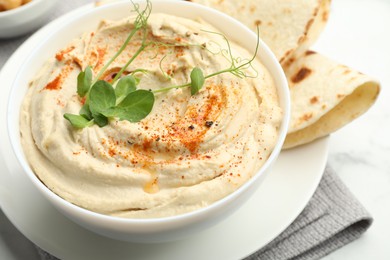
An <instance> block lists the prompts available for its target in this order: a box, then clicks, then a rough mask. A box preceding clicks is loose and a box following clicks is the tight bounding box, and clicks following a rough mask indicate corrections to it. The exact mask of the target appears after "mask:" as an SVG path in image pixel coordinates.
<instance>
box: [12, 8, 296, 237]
mask: <svg viewBox="0 0 390 260" xmlns="http://www.w3.org/2000/svg"><path fill="white" fill-rule="evenodd" d="M129 10H131V4H130V3H129V1H125V2H119V3H114V4H110V5H104V6H101V7H98V8H94V9H93V10H92V11H86V12H84V13H83V14H81V15H78V16H77V17H73V19H70V20H68V21H67V22H66V23H65V24H63V25H62V26H60V27H58V28H56V30H55V31H53V32H52V33H51V34H49V35H47V38H46V40H45V41H43V42H42V43H41V44H40V45H39V46H38V47H37V48H36V50H35V52H33V53H32V54H31V55H30V56H29V57H26V61H25V63H24V65H23V66H22V67H21V68H20V71H19V73H18V75H17V77H16V79H15V81H14V84H13V89H12V92H11V94H10V97H9V104H8V112H7V124H8V130H9V138H10V141H11V144H12V147H13V150H14V152H15V154H16V157H17V158H18V162H19V164H20V165H21V166H22V167H23V169H24V171H25V173H26V177H27V176H28V178H30V179H31V181H32V182H33V183H34V184H35V186H36V187H37V189H38V190H39V191H40V192H41V193H42V194H43V195H44V196H45V197H46V198H47V199H48V200H49V201H50V202H51V203H52V204H53V205H54V206H55V207H56V208H57V209H59V211H60V212H62V213H63V214H64V215H65V216H67V217H68V218H70V219H72V220H73V221H75V222H76V223H78V224H80V225H82V226H84V227H86V228H87V229H90V230H92V231H94V232H96V233H99V234H102V235H105V236H108V237H111V238H115V239H119V240H126V241H132V242H161V241H169V240H175V239H180V238H182V237H184V236H188V235H191V234H193V233H194V232H196V231H200V230H202V229H205V228H207V227H210V226H211V225H213V224H215V223H217V222H218V221H220V220H222V219H224V218H226V217H227V216H228V215H229V214H230V213H232V212H234V211H235V210H237V209H238V208H239V207H240V206H241V205H242V204H243V203H245V201H246V200H247V199H248V198H249V197H250V196H251V195H252V194H253V192H254V191H255V190H256V189H257V188H258V186H259V185H260V183H261V182H262V180H263V179H264V177H265V175H266V174H267V172H269V171H270V168H271V165H272V164H273V163H274V162H275V160H276V159H277V156H278V155H279V152H280V150H281V147H282V144H283V141H284V139H285V136H286V133H287V126H288V120H289V114H290V112H289V111H290V109H289V107H290V101H289V91H288V87H287V81H286V78H285V75H284V73H283V70H282V68H281V67H280V65H279V63H278V61H277V59H276V58H275V57H274V55H273V53H272V52H271V51H270V49H269V48H268V47H267V46H266V45H265V44H264V43H263V42H260V49H259V53H258V56H259V58H260V60H261V61H262V62H263V64H264V65H265V66H266V67H267V68H268V70H269V71H270V73H271V75H272V77H273V78H274V80H275V83H276V86H277V89H278V92H279V96H280V103H281V105H282V107H283V109H284V111H285V113H284V117H283V122H282V126H281V128H280V136H279V137H278V141H277V144H276V147H275V149H274V151H273V152H272V154H271V156H270V158H269V159H268V160H267V162H266V163H265V164H264V166H263V167H262V168H261V169H260V170H259V172H258V173H257V174H256V175H255V176H254V177H253V178H252V179H251V180H249V181H248V182H246V183H245V184H244V185H243V186H242V187H240V188H239V189H238V190H236V191H235V192H234V193H232V194H230V195H229V196H227V197H225V198H223V199H221V200H219V201H217V202H216V203H214V204H212V205H210V206H208V207H206V208H202V209H200V210H196V211H193V212H190V213H187V214H183V215H178V216H173V217H166V218H156V219H124V218H119V217H111V216H106V215H102V214H98V213H95V212H91V211H88V210H85V209H83V208H80V207H78V206H75V205H73V204H71V203H69V202H67V201H65V200H64V199H62V198H60V197H59V196H57V195H55V194H54V193H53V192H51V191H50V190H49V189H48V188H47V187H46V186H45V185H43V184H42V183H41V182H40V181H39V180H38V178H37V177H36V176H35V174H34V172H33V171H32V170H31V169H30V167H29V164H28V163H27V160H26V158H25V156H24V154H23V149H22V147H21V144H20V136H19V116H18V115H19V111H20V105H21V102H22V99H23V97H24V95H25V93H26V90H27V86H28V82H29V80H31V79H32V78H33V77H34V75H35V74H36V73H37V70H39V68H40V67H41V66H42V65H43V64H44V62H45V61H46V60H47V59H48V58H49V57H52V56H53V55H54V53H55V52H56V51H57V50H58V49H60V48H62V47H65V46H66V45H67V43H68V42H70V40H72V39H74V38H76V37H78V36H79V35H81V33H83V32H86V31H92V30H94V29H95V28H96V26H97V24H98V23H99V21H100V20H101V19H103V18H106V19H120V18H122V17H125V16H128V14H129ZM153 12H163V13H168V14H173V15H177V16H183V17H187V18H191V19H194V18H198V17H201V18H202V19H204V20H205V21H207V22H209V23H211V24H213V25H214V26H215V27H216V28H218V29H220V30H221V31H222V32H223V33H224V34H226V35H227V36H228V38H229V39H230V40H232V41H236V42H238V43H239V44H240V45H242V46H243V47H245V48H247V49H248V50H249V51H254V48H255V45H256V40H257V36H256V34H255V33H253V32H252V31H250V30H249V29H247V27H245V26H244V25H242V24H241V23H239V22H237V21H236V20H234V19H232V18H231V17H229V16H227V15H225V14H223V13H220V12H218V11H215V10H213V9H210V8H207V7H204V6H200V5H196V4H193V3H190V2H184V1H179V2H178V1H158V2H154V3H153Z"/></svg>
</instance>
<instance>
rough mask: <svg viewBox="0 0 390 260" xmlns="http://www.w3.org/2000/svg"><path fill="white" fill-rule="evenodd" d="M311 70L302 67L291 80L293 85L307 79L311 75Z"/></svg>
mask: <svg viewBox="0 0 390 260" xmlns="http://www.w3.org/2000/svg"><path fill="white" fill-rule="evenodd" d="M311 72H312V71H311V69H309V68H306V67H303V68H301V69H300V70H299V71H298V72H297V73H296V74H295V75H294V76H293V77H292V78H291V81H292V82H293V83H298V82H301V81H302V80H304V79H305V78H307V77H308V76H309V75H310V74H311Z"/></svg>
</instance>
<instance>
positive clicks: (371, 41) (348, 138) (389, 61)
mask: <svg viewBox="0 0 390 260" xmlns="http://www.w3.org/2000/svg"><path fill="white" fill-rule="evenodd" d="M389 28H390V1H389V0H355V1H354V0H337V1H336V0H334V1H333V4H332V13H331V16H330V21H329V24H328V26H327V28H326V30H325V31H324V33H323V35H322V36H321V38H320V40H319V42H318V43H317V44H316V46H315V49H316V50H318V51H320V52H321V53H323V54H326V55H327V56H329V57H332V58H334V59H335V60H338V61H340V62H342V63H344V64H346V65H349V66H351V67H353V68H355V69H358V70H360V71H362V72H364V73H366V74H369V75H372V76H374V77H376V78H377V79H379V80H380V82H381V84H382V92H381V94H380V97H379V99H378V101H377V103H376V104H375V106H374V107H373V108H372V109H370V111H368V112H367V113H366V114H365V115H363V116H362V117H360V118H359V119H357V120H356V121H354V122H353V123H351V124H349V125H348V126H346V127H344V128H343V129H341V130H339V131H338V132H337V133H334V134H332V136H331V141H330V142H331V144H330V153H329V164H330V165H331V166H332V167H333V168H334V169H335V170H336V172H337V173H338V174H339V176H340V177H341V178H342V180H343V181H344V182H345V183H346V185H347V186H348V187H349V188H350V189H351V191H352V192H353V193H354V194H355V195H356V197H357V198H358V199H359V200H360V201H361V202H362V204H363V205H364V206H365V207H366V208H367V209H368V211H369V212H371V214H372V215H373V217H374V223H373V225H372V226H371V228H370V229H369V230H368V231H367V232H366V233H365V234H364V235H363V236H362V237H361V238H360V239H358V240H357V241H355V242H352V243H351V244H349V245H347V246H345V247H343V248H341V249H339V250H337V251H336V252H334V253H332V254H330V255H329V256H327V257H325V258H324V259H326V260H341V259H354V260H366V259H376V260H382V259H383V260H385V259H390V246H389V245H388V244H389V242H388V241H390V134H389V133H390V89H389V88H390V33H389ZM0 232H1V234H0V259H5V260H8V259H9V260H18V259H31V260H34V259H38V255H37V254H36V252H35V250H34V247H33V246H32V245H31V244H30V243H29V242H28V241H27V240H25V238H24V237H23V236H22V235H21V234H20V233H18V231H17V230H16V229H14V228H13V226H12V225H11V224H10V223H9V222H8V221H7V220H6V219H4V217H3V216H2V215H1V214H0Z"/></svg>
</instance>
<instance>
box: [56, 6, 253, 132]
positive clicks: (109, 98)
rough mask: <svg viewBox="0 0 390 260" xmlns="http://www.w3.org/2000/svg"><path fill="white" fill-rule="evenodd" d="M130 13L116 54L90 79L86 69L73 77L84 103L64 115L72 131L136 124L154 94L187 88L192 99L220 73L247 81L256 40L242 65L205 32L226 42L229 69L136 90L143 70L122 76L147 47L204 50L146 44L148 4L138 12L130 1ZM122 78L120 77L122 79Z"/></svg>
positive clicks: (196, 69) (150, 105) (148, 108)
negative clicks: (132, 45)
mask: <svg viewBox="0 0 390 260" xmlns="http://www.w3.org/2000/svg"><path fill="white" fill-rule="evenodd" d="M132 4H133V7H134V12H135V13H136V14H137V15H136V17H135V20H134V27H133V29H132V30H131V31H130V33H129V35H128V36H127V38H126V40H125V41H124V43H123V44H122V46H121V47H120V48H119V50H118V51H117V52H116V53H115V55H114V56H112V57H111V58H110V59H109V60H108V61H107V63H106V64H105V65H104V66H103V67H102V69H101V70H100V71H99V72H98V73H97V74H96V76H95V77H93V72H92V68H91V67H90V66H87V67H86V68H85V69H84V71H81V72H80V73H79V75H78V77H77V94H78V96H79V97H80V98H82V99H84V104H83V106H82V107H81V109H80V111H79V114H78V115H75V114H69V113H66V114H64V118H65V119H66V120H68V121H69V122H70V123H71V125H72V126H73V127H74V128H76V129H81V128H85V127H90V126H93V125H94V124H96V125H98V126H99V127H104V126H106V125H107V124H108V123H109V119H110V118H119V120H127V121H129V122H139V121H141V120H142V119H144V118H145V117H147V116H148V115H149V114H150V112H151V111H152V109H153V106H154V102H155V94H157V93H162V92H167V91H169V90H172V89H179V88H188V87H189V88H190V90H191V95H192V96H193V95H196V94H197V93H198V92H199V91H200V90H201V89H202V87H203V86H204V84H205V81H206V80H207V79H208V78H211V77H214V76H216V75H219V74H222V73H231V74H233V75H235V76H237V77H239V78H243V77H248V76H249V75H247V74H246V72H245V70H246V69H248V68H249V67H251V66H252V61H253V60H254V59H255V58H256V55H257V52H258V48H259V37H258V41H257V44H256V49H255V53H254V55H253V57H252V58H251V59H249V60H247V61H242V60H241V59H240V58H235V57H234V56H233V54H232V51H231V47H230V43H229V41H228V39H227V38H226V36H224V35H223V34H221V33H217V32H208V31H205V32H207V33H213V34H217V35H220V36H221V37H223V39H224V40H225V42H226V45H227V50H222V51H221V52H223V51H225V53H226V54H225V55H224V56H225V58H227V59H228V60H229V61H230V63H231V65H230V67H228V68H226V69H223V70H220V71H217V72H214V73H211V74H208V75H204V73H203V71H202V70H201V69H200V68H199V67H194V68H193V69H192V70H191V73H190V82H187V83H184V84H181V85H176V86H169V87H165V88H160V89H156V90H143V89H137V86H138V84H139V82H140V80H141V79H140V78H138V77H136V76H135V74H136V73H147V72H148V70H146V69H142V68H139V69H135V70H133V71H132V72H131V73H130V74H128V75H126V76H123V73H124V72H125V71H126V69H127V68H128V67H129V66H130V64H131V63H132V62H133V61H134V60H135V59H136V58H137V57H138V56H139V55H140V54H141V53H142V52H143V51H144V50H145V49H146V48H147V47H149V46H153V45H154V46H157V47H158V46H170V47H175V46H181V47H185V46H186V47H191V46H197V47H200V48H206V47H205V45H204V44H202V45H194V44H167V43H161V42H154V41H150V42H148V41H147V35H148V26H147V25H148V19H149V16H150V14H151V11H152V4H151V2H150V0H147V1H146V5H145V7H144V9H142V10H141V8H140V5H139V4H136V3H134V2H133V1H132ZM138 32H141V33H142V41H141V44H140V46H139V48H138V49H137V51H136V52H135V53H134V55H133V56H132V57H131V58H130V59H129V60H128V61H127V63H126V64H125V65H124V66H123V67H122V68H121V69H120V71H119V72H118V73H117V74H116V75H115V77H114V78H113V80H112V81H111V82H107V81H105V80H101V79H100V78H101V77H102V75H103V74H104V73H105V72H106V70H107V69H108V68H109V66H110V65H111V64H112V62H114V61H115V59H116V58H118V57H119V56H120V54H121V53H122V52H123V51H124V50H125V48H126V46H127V45H128V44H129V42H130V41H131V40H132V38H133V36H134V35H136V34H137V33H138ZM165 57H166V56H164V57H163V58H162V59H161V60H160V62H159V67H160V70H161V71H162V73H163V75H164V76H168V77H167V79H168V80H169V79H170V76H169V75H167V74H165V72H164V71H163V69H162V62H163V60H164V58H165ZM122 76H123V77H122Z"/></svg>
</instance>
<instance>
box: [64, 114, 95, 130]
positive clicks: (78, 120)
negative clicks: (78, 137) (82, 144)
mask: <svg viewBox="0 0 390 260" xmlns="http://www.w3.org/2000/svg"><path fill="white" fill-rule="evenodd" d="M64 118H65V119H66V120H68V121H69V122H70V123H71V124H72V126H73V127H74V128H78V129H81V128H84V127H88V126H92V125H93V123H94V122H93V120H88V119H86V118H85V117H83V116H81V115H74V114H64Z"/></svg>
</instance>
